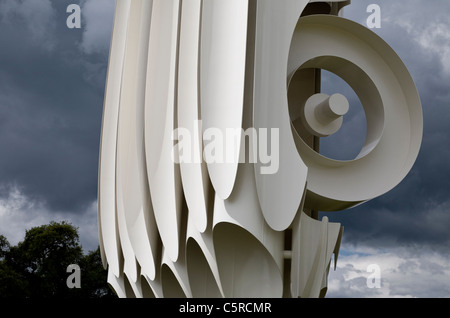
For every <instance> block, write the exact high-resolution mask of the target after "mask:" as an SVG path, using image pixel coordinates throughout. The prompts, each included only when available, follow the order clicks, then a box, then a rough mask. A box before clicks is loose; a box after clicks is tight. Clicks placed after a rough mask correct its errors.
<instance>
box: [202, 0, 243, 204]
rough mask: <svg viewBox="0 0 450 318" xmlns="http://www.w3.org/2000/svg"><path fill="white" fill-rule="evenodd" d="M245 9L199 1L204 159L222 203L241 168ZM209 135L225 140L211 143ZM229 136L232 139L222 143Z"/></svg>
mask: <svg viewBox="0 0 450 318" xmlns="http://www.w3.org/2000/svg"><path fill="white" fill-rule="evenodd" d="M248 5H249V3H248V0H204V1H203V9H202V28H201V53H200V54H201V62H200V72H201V79H200V85H201V86H200V91H201V115H202V124H203V133H204V134H203V142H204V144H205V148H204V155H205V159H206V163H207V167H208V172H209V176H210V179H211V183H212V185H213V187H214V189H215V191H216V192H217V193H218V195H219V196H220V198H222V199H223V200H226V199H227V198H228V197H229V196H230V194H231V192H232V191H233V186H234V182H235V178H236V174H237V169H238V163H239V152H240V140H241V138H240V136H241V128H242V116H243V114H242V113H243V103H244V82H245V68H246V65H245V62H246V52H247V51H246V47H247V26H248ZM210 132H211V133H216V134H217V135H218V134H221V136H223V138H221V140H215V138H214V136H211V135H210V134H209V133H210ZM227 132H228V133H230V132H231V134H229V135H231V136H229V137H228V136H227V138H226V140H225V136H226V135H227ZM234 134H235V136H236V137H235V138H233V135H234ZM222 141H223V142H222ZM227 142H228V143H227Z"/></svg>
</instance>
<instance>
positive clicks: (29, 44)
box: [0, 0, 110, 211]
mask: <svg viewBox="0 0 450 318" xmlns="http://www.w3.org/2000/svg"><path fill="white" fill-rule="evenodd" d="M48 2H49V3H50V1H48ZM73 2H74V1H52V2H51V5H52V6H51V8H52V12H54V15H55V18H54V19H53V21H54V24H55V25H56V26H57V27H55V28H54V30H53V32H50V33H49V34H48V35H47V36H48V38H49V39H51V41H52V43H53V44H54V49H53V50H50V51H49V50H48V49H47V48H46V47H45V45H44V46H42V45H39V43H36V42H35V41H33V38H34V35H33V34H32V33H30V32H29V29H28V26H27V25H26V24H25V25H24V24H22V23H21V20H20V19H13V18H8V19H5V18H3V19H2V20H0V26H1V28H0V43H2V48H3V47H4V48H5V49H2V50H1V51H0V66H1V67H0V84H1V85H0V123H1V125H0V132H1V134H0V147H1V149H2V155H1V156H0V183H2V184H3V185H8V186H18V187H20V189H21V191H23V193H24V195H25V196H27V197H30V198H33V197H36V198H40V199H41V200H43V201H44V202H46V203H47V205H48V208H49V209H50V210H56V211H64V210H67V211H71V210H79V209H81V208H82V207H86V206H88V205H89V204H91V202H92V201H93V200H95V199H96V195H97V165H98V147H99V138H100V125H101V113H102V107H103V89H104V81H105V78H106V66H107V56H108V52H107V51H103V52H98V53H96V54H90V55H86V54H84V53H83V52H81V51H80V46H79V43H80V42H81V39H82V30H76V29H68V28H67V27H66V18H67V13H66V7H67V5H68V4H69V3H73ZM6 3H7V2H5V1H4V0H3V1H2V2H0V4H1V5H3V6H5V5H6ZM20 3H22V4H26V3H28V2H27V1H23V2H20ZM19 9H20V8H16V9H15V10H16V11H17V10H19ZM17 12H18V11H17ZM109 19H110V18H109ZM34 23H37V21H35V22H34ZM104 40H105V41H109V38H108V34H105V37H104Z"/></svg>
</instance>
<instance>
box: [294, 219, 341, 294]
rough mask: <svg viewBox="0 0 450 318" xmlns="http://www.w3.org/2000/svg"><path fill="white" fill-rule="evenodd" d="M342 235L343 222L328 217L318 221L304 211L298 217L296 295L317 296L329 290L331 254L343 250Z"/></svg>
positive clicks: (295, 229)
mask: <svg viewBox="0 0 450 318" xmlns="http://www.w3.org/2000/svg"><path fill="white" fill-rule="evenodd" d="M341 234H342V230H341V225H340V224H339V223H330V222H328V218H327V217H324V218H323V220H322V221H318V220H315V219H312V218H310V217H309V216H307V215H306V214H305V213H303V212H302V213H300V215H299V216H298V217H297V218H296V222H295V223H294V226H293V234H292V238H293V239H292V263H291V294H292V297H303V298H311V297H314V298H317V297H320V296H321V294H323V293H324V292H325V291H324V289H326V288H327V285H326V280H327V279H326V278H327V276H328V271H329V267H330V263H331V257H332V255H333V253H337V252H336V251H337V250H338V249H339V244H340V235H341ZM335 257H336V258H337V255H336V256H335Z"/></svg>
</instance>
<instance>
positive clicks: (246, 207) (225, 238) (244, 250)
mask: <svg viewBox="0 0 450 318" xmlns="http://www.w3.org/2000/svg"><path fill="white" fill-rule="evenodd" d="M213 241H214V248H215V253H216V257H217V264H218V268H219V273H220V278H221V282H222V287H223V291H224V294H225V296H226V297H239V296H242V297H281V296H282V292H283V277H282V271H283V264H284V263H283V249H284V233H283V232H281V231H275V230H273V229H272V228H271V227H270V226H269V225H268V224H267V223H266V222H265V220H264V217H263V214H262V211H261V208H260V205H259V201H258V196H257V193H256V185H255V180H254V169H253V165H252V164H243V165H240V167H239V170H238V175H237V179H236V185H235V191H233V193H232V195H231V196H230V197H229V198H228V199H227V200H225V201H224V200H222V199H221V198H220V197H219V196H218V195H216V197H215V203H214V219H213ZM249 255H253V256H254V257H249ZM244 264H248V266H246V265H244ZM250 264H251V265H250ZM232 267H236V268H239V271H238V272H234V273H236V276H235V274H233V271H231V268H232ZM236 271H237V269H236ZM244 277H245V278H244ZM244 280H246V281H247V282H248V281H251V283H248V284H247V283H246V284H244ZM252 286H253V287H252ZM269 286H270V287H269Z"/></svg>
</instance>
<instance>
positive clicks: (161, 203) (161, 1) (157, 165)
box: [145, 0, 182, 261]
mask: <svg viewBox="0 0 450 318" xmlns="http://www.w3.org/2000/svg"><path fill="white" fill-rule="evenodd" d="M179 9H180V2H179V0H154V1H153V11H152V21H151V29H150V42H149V54H148V67H147V83H146V85H147V86H146V92H145V151H146V158H147V174H148V181H149V185H150V193H151V197H152V203H153V208H154V212H155V219H156V223H157V225H158V230H159V234H160V236H161V239H162V242H163V245H164V246H165V248H166V253H167V254H168V255H169V257H170V258H171V260H172V261H176V260H177V258H178V254H179V223H180V213H181V194H182V193H181V180H180V176H179V167H178V165H176V164H175V162H174V160H173V158H172V152H173V147H174V142H173V140H172V134H173V131H174V128H176V127H175V114H176V113H175V107H176V105H175V102H176V101H175V92H176V65H177V42H178V22H179Z"/></svg>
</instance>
